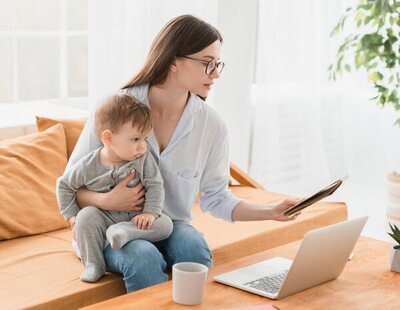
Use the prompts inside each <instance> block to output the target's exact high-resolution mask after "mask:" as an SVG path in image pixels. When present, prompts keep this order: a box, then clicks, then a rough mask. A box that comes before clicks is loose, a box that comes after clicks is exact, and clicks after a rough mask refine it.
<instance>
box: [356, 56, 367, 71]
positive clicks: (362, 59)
mask: <svg viewBox="0 0 400 310" xmlns="http://www.w3.org/2000/svg"><path fill="white" fill-rule="evenodd" d="M365 60H366V57H365V54H364V53H358V54H356V57H355V60H354V62H355V64H356V69H359V68H360V67H361V66H363V65H364V64H365Z"/></svg>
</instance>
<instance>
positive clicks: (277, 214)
mask: <svg viewBox="0 0 400 310" xmlns="http://www.w3.org/2000/svg"><path fill="white" fill-rule="evenodd" d="M302 200H303V199H285V200H283V201H281V202H278V203H277V204H276V205H275V206H273V207H272V208H271V209H270V210H269V211H270V214H269V217H270V219H271V220H275V221H282V222H286V221H293V220H295V219H296V218H297V216H299V215H300V214H301V212H297V213H295V214H292V215H284V214H283V212H285V211H286V210H287V209H289V208H291V207H293V206H294V205H295V204H297V203H299V202H300V201H302Z"/></svg>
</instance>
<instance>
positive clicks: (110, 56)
mask: <svg viewBox="0 0 400 310" xmlns="http://www.w3.org/2000/svg"><path fill="white" fill-rule="evenodd" d="M181 14H193V15H196V16H198V17H200V18H202V19H204V20H206V21H207V22H210V23H212V24H214V23H215V21H216V19H217V2H214V1H211V0H206V1H204V0H192V1H185V0H166V1H157V0H117V1H115V0H114V1H112V0H89V30H88V33H89V97H90V102H91V104H92V105H93V104H94V103H95V102H96V101H97V100H99V98H101V97H103V96H104V95H106V94H108V93H110V92H112V91H114V90H116V89H118V88H120V87H121V86H122V85H123V84H124V83H126V82H127V81H128V80H129V79H130V78H131V77H132V76H133V75H134V74H135V73H136V72H137V71H138V70H139V69H140V68H141V66H142V65H143V64H144V61H145V58H146V56H147V53H148V51H149V49H150V45H151V42H152V41H153V39H154V38H155V36H156V34H157V33H158V31H159V30H160V29H161V28H162V26H164V24H165V23H166V22H167V21H169V20H170V19H172V18H173V17H176V16H178V15H181Z"/></svg>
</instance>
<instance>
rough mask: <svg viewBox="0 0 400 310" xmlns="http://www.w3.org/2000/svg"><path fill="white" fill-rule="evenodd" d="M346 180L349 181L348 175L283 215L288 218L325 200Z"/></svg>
mask: <svg viewBox="0 0 400 310" xmlns="http://www.w3.org/2000/svg"><path fill="white" fill-rule="evenodd" d="M346 179H347V175H346V176H344V177H343V178H341V179H339V180H337V181H335V182H333V183H332V184H330V185H328V186H327V187H325V188H323V189H321V190H320V191H319V192H317V193H315V194H314V195H312V196H310V197H308V198H306V199H305V200H303V201H301V202H299V203H297V204H295V205H294V206H292V207H290V208H289V209H287V210H286V211H285V212H283V214H284V215H286V216H290V215H293V214H295V213H297V212H299V211H301V210H303V209H304V208H307V207H308V206H311V205H312V204H314V203H316V202H318V201H320V200H321V199H323V198H325V197H327V196H329V195H332V194H333V193H334V192H335V191H336V190H337V189H338V188H339V186H340V185H341V184H342V183H343V181H344V180H346Z"/></svg>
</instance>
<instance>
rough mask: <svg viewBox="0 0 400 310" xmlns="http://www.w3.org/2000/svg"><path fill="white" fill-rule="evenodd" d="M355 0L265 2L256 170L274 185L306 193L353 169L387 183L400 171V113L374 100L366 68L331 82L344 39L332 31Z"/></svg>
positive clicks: (256, 92)
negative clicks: (390, 174)
mask: <svg viewBox="0 0 400 310" xmlns="http://www.w3.org/2000/svg"><path fill="white" fill-rule="evenodd" d="M352 3H354V2H349V1H337V0H329V1H319V0H302V1H298V0H268V1H260V2H259V22H258V24H259V26H258V46H257V58H256V70H257V71H256V74H255V78H254V80H255V81H254V84H253V90H252V104H253V126H252V145H251V159H250V173H251V174H252V175H253V176H254V177H255V178H256V179H257V180H259V181H260V182H261V183H263V184H264V185H265V186H266V187H267V188H268V189H270V190H273V191H278V192H285V193H291V194H293V195H301V196H303V195H305V194H306V193H311V192H312V191H314V190H316V189H317V188H318V187H320V186H321V185H323V184H328V183H329V181H331V180H333V179H335V178H339V177H341V176H343V175H345V174H348V175H349V176H350V178H351V180H352V181H353V182H358V181H360V182H364V181H365V182H370V183H371V184H382V183H384V182H385V175H386V174H387V173H388V172H389V171H391V170H393V169H397V170H400V128H399V127H394V126H393V123H394V122H395V119H396V117H398V116H400V115H399V114H397V115H396V114H395V112H394V111H393V109H391V108H386V109H384V110H382V109H380V108H379V107H377V106H375V105H374V104H373V103H372V102H370V100H369V98H371V97H372V96H373V91H372V86H371V85H370V84H368V82H367V81H366V78H365V74H362V73H352V74H350V75H347V76H345V77H344V78H343V79H341V80H339V81H338V82H331V81H328V72H327V67H328V65H329V64H330V62H332V61H333V59H334V55H335V52H336V49H337V47H338V46H339V45H338V44H339V41H340V40H341V37H338V38H330V37H329V34H330V31H331V30H332V29H333V27H334V26H335V24H336V22H337V21H338V19H339V17H340V15H341V14H342V13H343V12H344V11H345V9H346V8H347V6H349V5H351V4H352ZM373 186H374V185H373ZM365 190H366V191H367V189H365ZM360 191H362V189H361V190H360ZM384 204H385V202H384V201H382V205H384ZM383 209H384V207H383Z"/></svg>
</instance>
